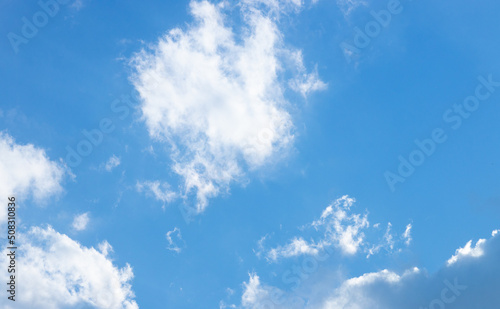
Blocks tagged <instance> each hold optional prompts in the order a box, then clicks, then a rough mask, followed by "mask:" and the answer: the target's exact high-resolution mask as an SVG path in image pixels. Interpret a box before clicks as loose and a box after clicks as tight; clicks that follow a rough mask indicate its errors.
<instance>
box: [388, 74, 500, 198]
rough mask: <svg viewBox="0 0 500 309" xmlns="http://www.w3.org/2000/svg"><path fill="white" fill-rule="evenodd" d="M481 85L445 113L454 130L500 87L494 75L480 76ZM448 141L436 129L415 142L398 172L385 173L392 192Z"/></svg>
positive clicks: (445, 119)
mask: <svg viewBox="0 0 500 309" xmlns="http://www.w3.org/2000/svg"><path fill="white" fill-rule="evenodd" d="M477 79H478V81H479V84H478V85H477V86H476V88H475V91H474V95H471V96H468V97H466V98H465V99H464V100H463V102H462V103H455V104H453V106H452V108H449V109H447V110H446V111H445V112H444V113H443V117H442V118H443V121H444V122H445V123H446V124H448V125H449V126H450V127H451V129H452V130H458V129H460V128H461V127H462V124H463V123H464V121H465V120H466V119H469V118H470V117H471V116H472V114H473V113H474V112H475V111H477V110H478V109H479V107H480V106H481V102H484V101H486V100H488V99H490V98H491V96H492V95H493V93H495V91H496V89H497V88H498V87H500V82H496V81H494V80H493V76H492V74H490V75H488V77H487V78H485V77H483V76H479V77H478V78H477ZM447 139H448V135H447V133H446V131H445V129H443V128H441V127H438V128H435V129H434V130H433V131H432V132H431V135H430V137H429V138H425V139H423V140H418V139H416V140H415V141H414V143H415V146H416V149H415V150H413V151H412V152H410V154H409V155H408V156H402V155H400V156H399V157H398V161H399V165H398V168H397V172H396V173H395V172H391V171H386V172H385V173H384V178H385V181H386V182H387V185H388V186H389V189H390V190H391V191H392V192H395V191H396V185H397V184H399V183H404V182H405V181H406V180H407V179H408V178H409V177H411V176H412V175H413V173H415V171H416V168H417V167H419V166H421V165H422V164H424V162H425V161H426V159H427V158H429V157H430V156H432V155H433V154H434V153H435V152H436V150H437V148H438V146H439V145H440V144H442V143H444V142H446V140H447Z"/></svg>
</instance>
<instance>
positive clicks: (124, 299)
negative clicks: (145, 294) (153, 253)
mask: <svg viewBox="0 0 500 309" xmlns="http://www.w3.org/2000/svg"><path fill="white" fill-rule="evenodd" d="M21 239H22V240H23V243H22V245H21V246H20V247H19V249H18V251H17V255H16V262H17V264H18V266H17V270H18V271H19V274H18V276H16V277H17V283H18V287H17V289H18V291H17V292H18V293H17V294H18V295H17V299H16V306H12V305H11V303H12V302H11V301H10V300H7V297H2V298H1V300H0V306H1V307H2V308H6V309H9V308H20V309H23V308H25V309H31V308H39V309H49V308H50V309H54V308H82V307H83V306H85V307H87V306H88V307H92V308H102V309H104V308H106V309H111V308H113V309H137V308H139V307H138V306H137V304H136V302H135V301H134V300H133V298H134V293H133V292H132V288H131V285H130V281H131V280H132V278H133V273H132V268H131V267H130V266H129V265H128V264H127V265H126V266H125V267H123V268H117V267H116V266H115V265H114V264H113V262H112V260H110V259H108V258H107V257H106V254H104V253H103V252H99V251H97V250H95V249H94V248H87V247H84V246H82V245H80V244H79V243H77V242H76V241H74V240H72V239H71V238H69V237H68V236H66V235H64V234H60V233H58V232H56V231H55V230H54V229H52V228H51V227H48V228H45V229H44V228H39V227H36V228H32V229H31V230H30V231H29V232H27V233H23V234H22V236H21ZM107 250H108V251H109V250H110V249H109V248H108V249H107ZM7 252H8V251H7V250H4V251H3V252H2V255H3V256H6V254H7ZM7 262H8V261H7V259H5V258H3V259H1V264H2V269H7ZM2 273H4V274H3V275H2V282H8V281H7V279H6V276H7V275H6V272H2Z"/></svg>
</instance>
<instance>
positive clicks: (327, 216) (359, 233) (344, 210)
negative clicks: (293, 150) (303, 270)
mask: <svg viewBox="0 0 500 309" xmlns="http://www.w3.org/2000/svg"><path fill="white" fill-rule="evenodd" d="M354 203H355V199H354V198H351V197H349V196H347V195H345V196H342V197H341V198H339V199H337V200H335V201H334V202H333V203H332V204H331V205H329V206H328V207H326V209H325V210H324V211H323V212H322V214H321V217H320V218H319V219H318V220H315V221H313V222H312V223H311V224H309V225H306V228H307V227H309V228H314V230H315V232H314V233H313V234H315V235H313V236H314V237H312V239H311V240H310V241H306V240H304V238H303V237H294V238H293V239H292V240H291V241H290V242H289V243H288V244H286V245H283V246H277V247H276V248H272V249H270V250H268V251H267V253H266V254H265V256H266V258H267V259H268V260H270V261H277V260H279V259H280V258H289V257H294V256H300V255H317V254H318V253H319V252H320V251H322V250H325V249H327V248H329V247H335V248H337V249H338V250H339V251H340V252H341V253H342V254H344V255H354V254H356V253H358V252H360V251H361V252H365V253H366V254H367V258H368V257H370V256H371V255H374V254H376V253H378V252H379V251H380V250H381V249H385V250H386V251H387V252H392V251H393V250H394V248H395V247H396V245H397V244H398V241H396V239H395V238H394V235H393V233H392V231H391V228H392V224H391V223H390V222H389V223H388V224H387V229H386V231H385V234H384V235H383V236H381V237H379V238H380V239H378V240H376V241H375V242H374V243H372V242H371V241H368V240H367V239H366V238H367V237H366V235H365V234H366V233H367V232H370V233H371V234H374V233H375V232H376V231H374V229H378V227H379V225H380V224H375V225H373V226H371V227H370V222H369V221H368V215H367V214H366V213H365V214H356V213H352V212H351V207H352V206H353V205H354ZM405 233H407V236H409V229H408V227H407V230H406V231H405ZM405 235H406V234H405ZM370 236H371V235H370ZM405 237H406V236H405ZM402 239H403V240H405V241H407V240H408V239H407V238H404V237H402ZM258 245H259V250H258V252H256V254H257V256H258V257H260V256H261V255H262V252H264V251H265V250H264V246H263V240H262V239H261V241H259V243H258Z"/></svg>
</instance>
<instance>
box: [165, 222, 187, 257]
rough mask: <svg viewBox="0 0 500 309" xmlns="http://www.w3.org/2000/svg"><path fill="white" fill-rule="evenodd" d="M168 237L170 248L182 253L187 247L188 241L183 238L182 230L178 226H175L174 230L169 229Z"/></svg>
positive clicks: (168, 247)
mask: <svg viewBox="0 0 500 309" xmlns="http://www.w3.org/2000/svg"><path fill="white" fill-rule="evenodd" d="M166 237H167V242H168V246H167V249H168V250H170V251H174V252H176V253H180V252H181V251H182V249H184V248H185V247H186V243H185V242H184V240H183V239H182V235H181V230H180V229H179V228H178V227H176V228H174V229H173V230H172V231H168V232H167V234H166Z"/></svg>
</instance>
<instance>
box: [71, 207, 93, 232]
mask: <svg viewBox="0 0 500 309" xmlns="http://www.w3.org/2000/svg"><path fill="white" fill-rule="evenodd" d="M89 220H90V219H89V213H88V212H86V213H83V214H79V215H76V216H75V218H74V219H73V224H72V226H73V228H74V229H75V230H77V231H83V230H85V229H86V228H87V224H88V223H89Z"/></svg>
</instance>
